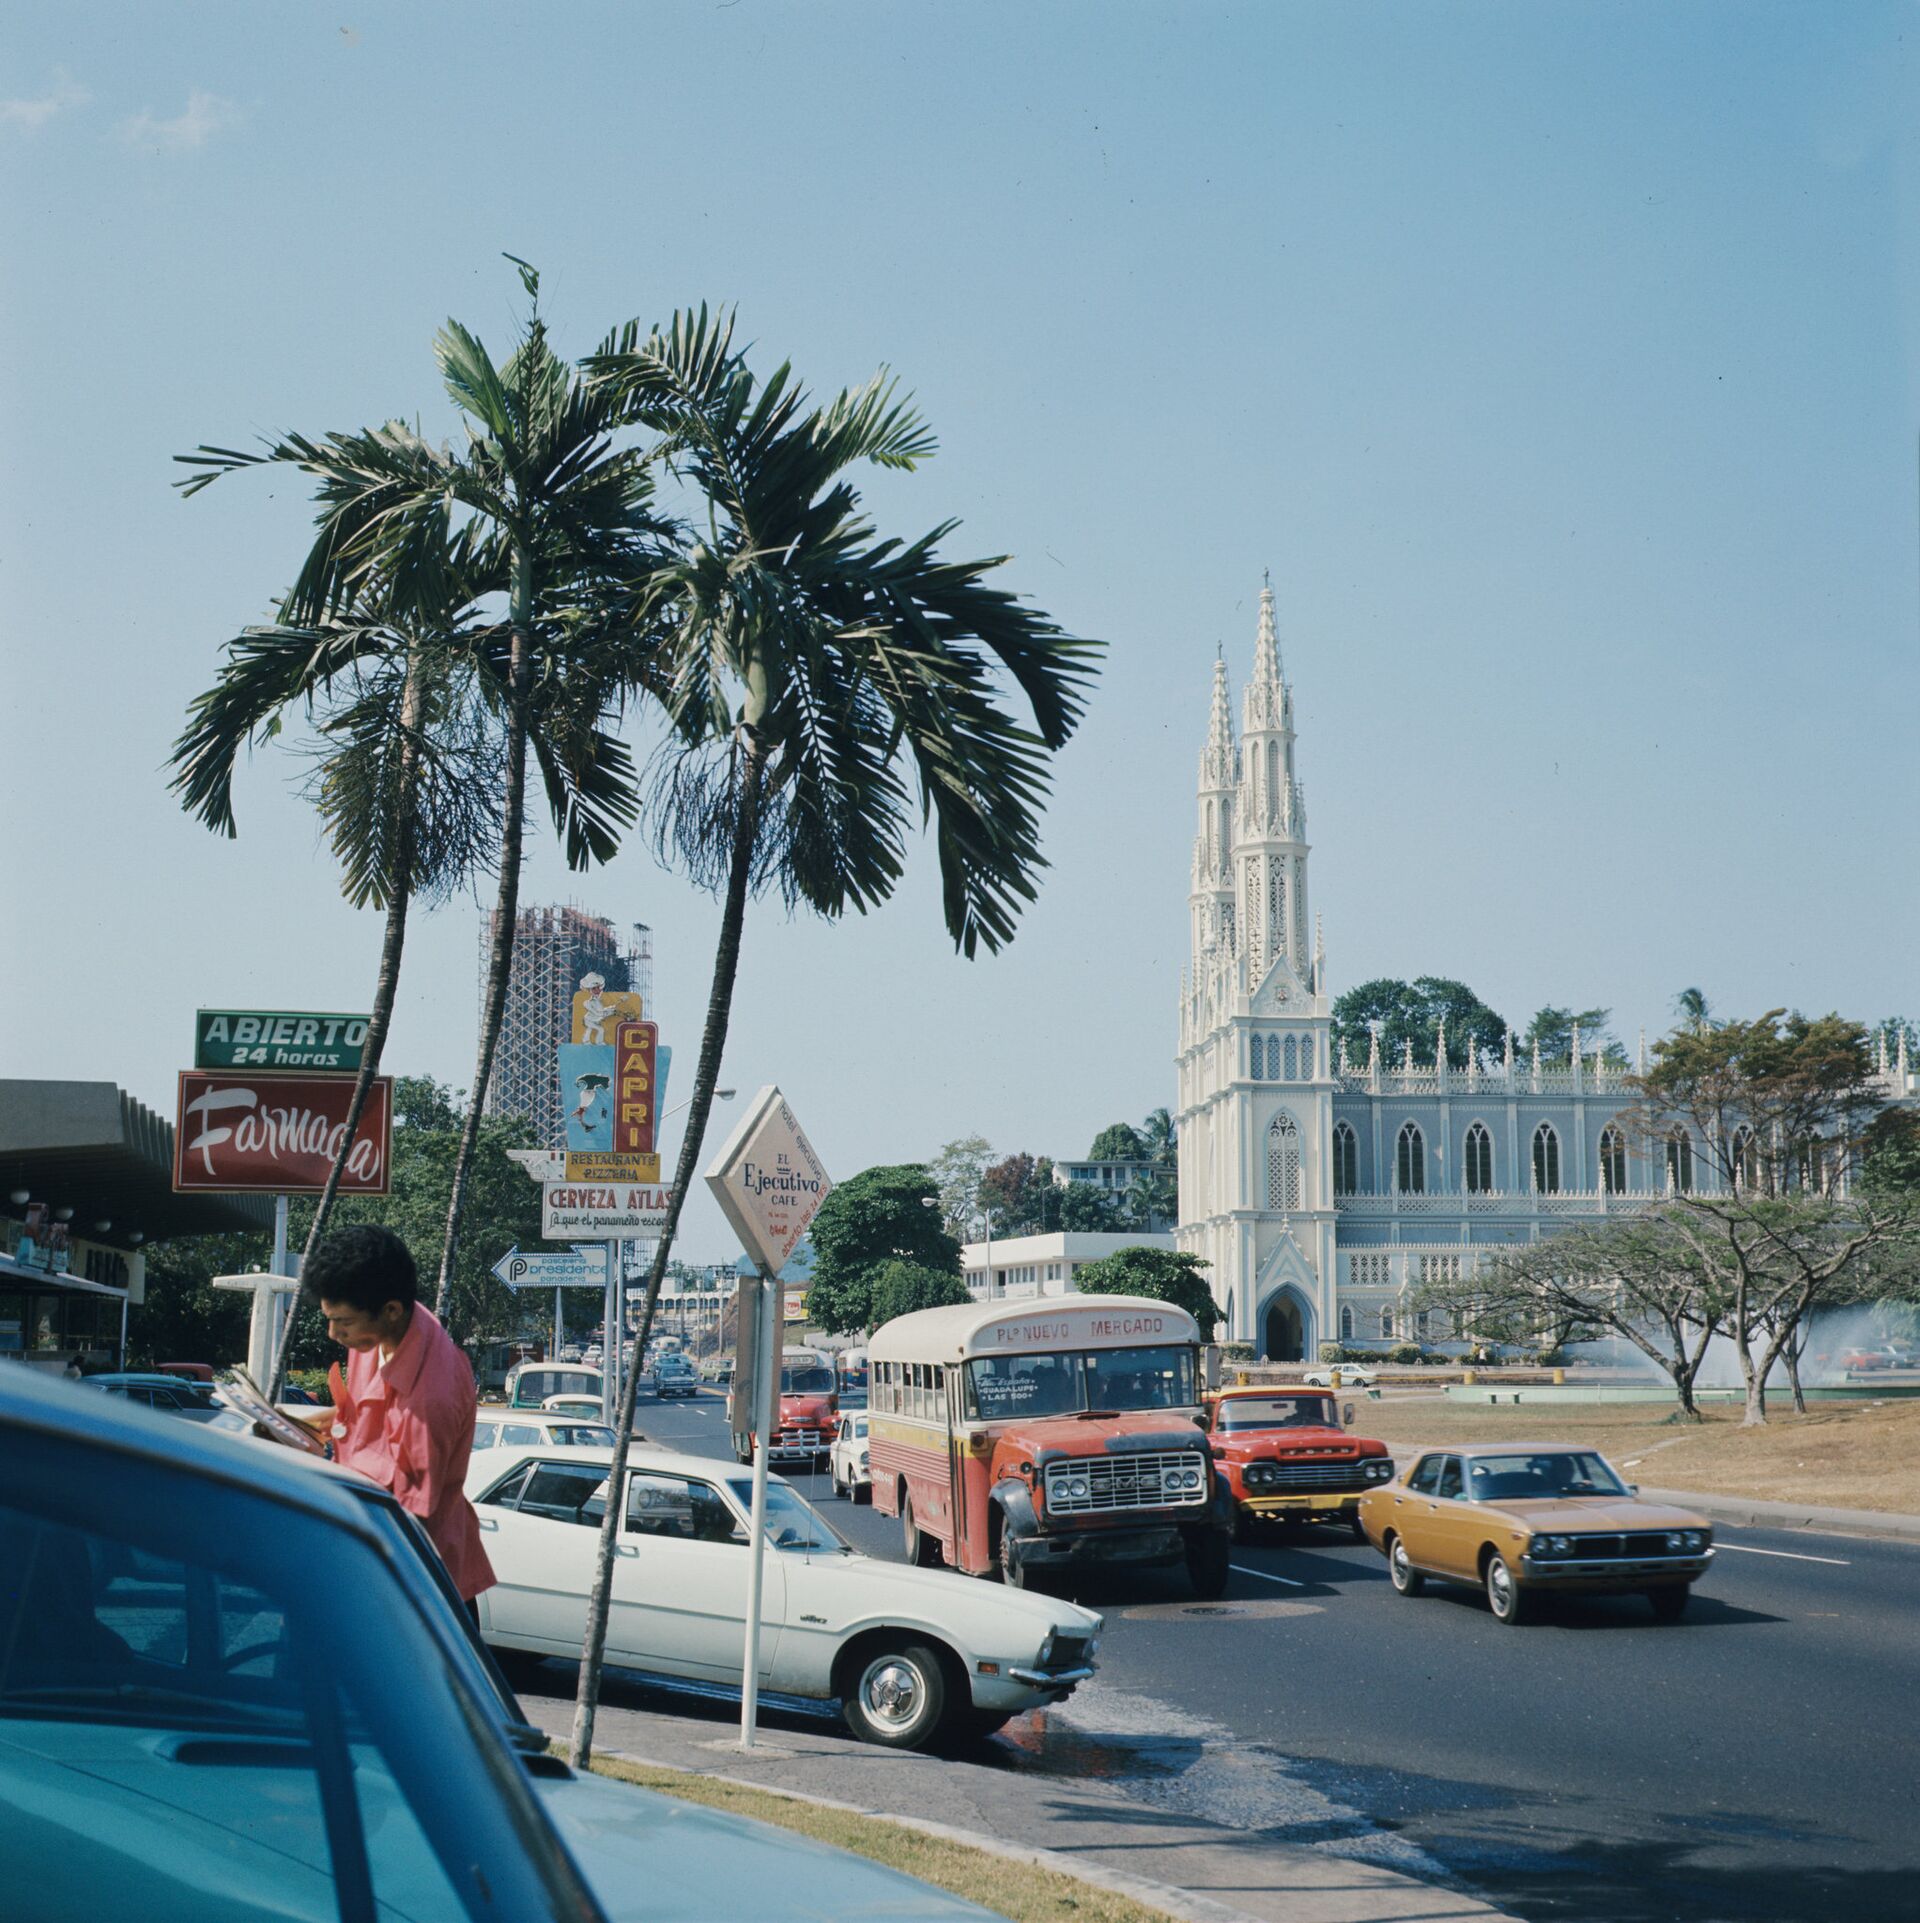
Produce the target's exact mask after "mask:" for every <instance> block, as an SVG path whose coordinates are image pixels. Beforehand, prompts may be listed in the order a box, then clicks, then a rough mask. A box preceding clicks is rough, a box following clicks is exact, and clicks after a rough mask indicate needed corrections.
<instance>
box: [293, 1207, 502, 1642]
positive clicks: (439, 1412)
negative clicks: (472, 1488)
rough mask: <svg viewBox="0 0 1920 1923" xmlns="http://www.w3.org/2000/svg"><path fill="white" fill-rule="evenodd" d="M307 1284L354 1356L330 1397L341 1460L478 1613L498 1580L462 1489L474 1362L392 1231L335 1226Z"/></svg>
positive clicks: (469, 1448) (469, 1447) (304, 1276)
mask: <svg viewBox="0 0 1920 1923" xmlns="http://www.w3.org/2000/svg"><path fill="white" fill-rule="evenodd" d="M301 1281H302V1284H303V1285H304V1287H305V1290H306V1292H307V1294H308V1295H309V1296H310V1297H312V1298H314V1299H316V1300H317V1301H318V1302H319V1304H320V1312H321V1314H323V1315H324V1316H325V1317H326V1318H327V1333H328V1334H329V1335H330V1336H331V1337H332V1338H333V1339H334V1341H336V1342H338V1343H339V1344H340V1345H341V1346H342V1347H343V1348H344V1349H346V1351H347V1352H348V1353H347V1371H346V1382H345V1384H344V1385H343V1386H344V1388H345V1396H344V1398H343V1397H342V1396H341V1395H340V1394H339V1392H338V1391H336V1393H335V1398H334V1421H333V1437H334V1455H335V1457H336V1459H337V1460H338V1461H339V1462H341V1463H343V1464H344V1465H345V1466H346V1467H347V1468H349V1469H357V1470H358V1471H359V1472H360V1474H362V1475H363V1476H366V1477H368V1478H369V1479H371V1480H372V1481H374V1482H377V1483H379V1484H380V1486H381V1487H382V1488H383V1489H390V1490H392V1492H393V1494H394V1497H395V1499H396V1500H397V1501H398V1502H399V1503H400V1506H401V1507H402V1508H403V1509H407V1510H410V1511H411V1512H412V1513H413V1514H414V1515H416V1516H418V1517H419V1518H420V1521H421V1523H422V1524H423V1525H424V1526H425V1528H426V1532H427V1534H428V1535H429V1536H430V1537H431V1538H432V1540H433V1546H434V1547H435V1548H436V1549H437V1550H439V1552H440V1560H441V1561H442V1562H444V1563H445V1564H446V1565H447V1573H448V1574H449V1575H450V1576H451V1577H452V1578H453V1585H454V1587H455V1588H456V1589H457V1590H458V1591H459V1592H460V1595H461V1598H462V1600H464V1601H465V1602H466V1604H467V1606H468V1607H469V1608H471V1607H472V1606H473V1599H474V1597H476V1596H477V1595H479V1593H480V1592H481V1590H483V1589H491V1588H492V1587H493V1584H494V1580H495V1578H494V1573H493V1568H492V1566H491V1565H490V1564H489V1563H488V1561H487V1552H486V1551H485V1549H483V1548H482V1547H481V1544H480V1523H479V1519H478V1518H477V1517H476V1516H475V1515H474V1513H473V1505H472V1504H471V1503H470V1502H469V1501H468V1500H467V1497H466V1491H465V1487H464V1485H465V1482H466V1479H467V1461H468V1458H469V1457H470V1456H471V1455H472V1454H473V1412H474V1404H475V1400H476V1398H475V1394H474V1387H473V1370H472V1368H471V1366H470V1365H469V1364H468V1361H467V1358H466V1357H465V1356H464V1355H463V1354H461V1352H460V1350H459V1349H458V1348H456V1347H455V1346H454V1341H453V1338H452V1337H451V1336H450V1335H448V1334H447V1332H446V1330H445V1329H443V1328H442V1327H441V1326H440V1321H439V1318H438V1317H437V1316H435V1314H434V1313H433V1311H432V1310H431V1309H429V1308H428V1307H427V1306H426V1304H425V1303H423V1302H421V1301H419V1300H417V1299H416V1298H417V1294H418V1289H419V1281H418V1278H417V1276H416V1274H415V1272H414V1266H413V1257H412V1256H411V1255H409V1254H408V1253H407V1245H406V1244H405V1243H404V1242H402V1241H401V1240H400V1238H399V1237H398V1236H397V1235H395V1234H394V1232H393V1231H392V1230H391V1229H383V1228H374V1227H364V1228H363V1227H354V1228H347V1229H335V1230H334V1231H333V1233H332V1234H331V1235H328V1236H327V1237H325V1238H324V1239H323V1240H322V1242H321V1243H320V1246H319V1247H318V1248H317V1249H315V1250H314V1252H313V1254H312V1256H311V1257H310V1258H309V1259H308V1261H307V1263H306V1266H305V1268H304V1269H303V1270H302V1273H301Z"/></svg>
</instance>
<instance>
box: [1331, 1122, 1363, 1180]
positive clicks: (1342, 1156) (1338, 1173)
mask: <svg viewBox="0 0 1920 1923" xmlns="http://www.w3.org/2000/svg"><path fill="white" fill-rule="evenodd" d="M1359 1186H1360V1141H1359V1138H1358V1137H1357V1136H1356V1135H1355V1134H1354V1132H1353V1130H1352V1128H1351V1127H1350V1126H1349V1125H1348V1124H1347V1123H1345V1122H1336V1123H1334V1125H1333V1192H1334V1194H1336V1195H1351V1194H1353V1193H1354V1192H1355V1190H1357V1189H1358V1188H1359Z"/></svg>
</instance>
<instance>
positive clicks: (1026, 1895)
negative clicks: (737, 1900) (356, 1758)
mask: <svg viewBox="0 0 1920 1923" xmlns="http://www.w3.org/2000/svg"><path fill="white" fill-rule="evenodd" d="M559 1749H560V1746H559V1745H558V1744H556V1745H555V1750H556V1753H559ZM593 1768H594V1769H595V1770H596V1771H597V1772H598V1773H599V1774H600V1775H602V1776H611V1777H615V1778H617V1779H618V1780H619V1781H620V1782H623V1783H635V1784H638V1785H639V1787H640V1788H642V1789H650V1790H655V1791H658V1792H659V1793H660V1794H661V1795H663V1796H677V1797H679V1798H680V1799H681V1801H682V1802H687V1803H704V1804H706V1805H707V1806H708V1807H709V1808H712V1809H723V1810H730V1811H731V1812H732V1813H733V1814H734V1815H736V1816H751V1817H753V1818H755V1819H756V1820H757V1821H759V1822H762V1823H772V1824H775V1825H776V1826H777V1827H779V1828H781V1829H786V1830H797V1831H798V1832H799V1833H800V1834H801V1835H802V1836H811V1837H813V1838H814V1839H815V1840H816V1841H818V1842H822V1843H831V1844H832V1845H833V1846H834V1848H835V1849H842V1850H851V1851H852V1852H853V1854H854V1855H856V1856H865V1857H869V1858H871V1859H872V1860H873V1861H874V1862H876V1863H884V1864H885V1865H886V1866H887V1868H888V1869H891V1870H900V1871H902V1872H904V1873H905V1874H906V1875H908V1876H915V1877H918V1878H919V1879H920V1881H921V1882H923V1883H931V1884H933V1885H934V1886H935V1887H936V1888H938V1889H943V1890H948V1891H951V1892H952V1894H953V1895H955V1896H964V1897H965V1898H966V1899H967V1900H968V1901H969V1902H972V1903H978V1904H979V1905H980V1907H981V1908H982V1909H985V1910H992V1911H993V1912H995V1914H996V1915H999V1916H1004V1917H1008V1918H1010V1919H1011V1920H1012V1923H1171V1919H1169V1917H1168V1916H1167V1913H1166V1912H1165V1911H1164V1910H1153V1909H1148V1908H1146V1907H1145V1906H1144V1905H1143V1904H1139V1903H1136V1902H1134V1901H1133V1899H1132V1898H1131V1897H1126V1896H1120V1895H1117V1894H1115V1893H1114V1892H1113V1891H1111V1890H1103V1889H1101V1888H1099V1887H1098V1886H1097V1885H1095V1884H1091V1883H1082V1882H1079V1881H1078V1880H1076V1879H1075V1878H1073V1877H1071V1876H1063V1875H1061V1874H1060V1872H1059V1871H1057V1870H1048V1869H1040V1868H1037V1867H1035V1866H1034V1865H1032V1864H1027V1863H1016V1862H1011V1861H1009V1860H1008V1859H1007V1858H1006V1857H1003V1856H994V1855H991V1854H990V1853H989V1852H987V1851H986V1850H977V1849H974V1848H972V1847H971V1846H969V1845H968V1844H965V1843H953V1842H949V1841H948V1840H947V1839H946V1838H945V1837H940V1836H928V1835H925V1834H924V1833H923V1832H921V1831H920V1830H916V1829H909V1828H907V1827H906V1825H905V1824H903V1823H895V1822H890V1821H889V1820H888V1819H887V1818H885V1817H883V1816H861V1815H857V1814H855V1813H854V1812H853V1811H851V1810H838V1809H823V1808H821V1807H820V1806H819V1805H818V1804H817V1803H803V1802H800V1801H798V1800H797V1799H796V1798H794V1797H791V1796H782V1795H781V1794H780V1793H779V1791H777V1790H766V1789H748V1788H745V1787H743V1786H742V1785H740V1784H738V1783H724V1782H720V1781H717V1780H716V1779H715V1778H713V1777H711V1776H696V1775H693V1774H691V1773H690V1772H688V1771H685V1770H677V1769H656V1768H653V1767H651V1766H649V1765H645V1764H640V1763H627V1762H622V1761H621V1760H620V1759H619V1758H617V1757H596V1758H595V1759H594V1762H593Z"/></svg>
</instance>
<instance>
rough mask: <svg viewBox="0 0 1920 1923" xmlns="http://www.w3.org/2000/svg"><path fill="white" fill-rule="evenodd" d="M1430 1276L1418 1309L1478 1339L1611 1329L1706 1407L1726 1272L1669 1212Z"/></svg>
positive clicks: (1569, 1337) (1554, 1343) (1694, 1407)
mask: <svg viewBox="0 0 1920 1923" xmlns="http://www.w3.org/2000/svg"><path fill="white" fill-rule="evenodd" d="M1462 1268H1463V1269H1464V1270H1465V1273H1463V1274H1462V1275H1460V1276H1458V1277H1455V1278H1451V1279H1442V1280H1438V1281H1432V1282H1428V1283H1425V1284H1423V1285H1422V1286H1421V1287H1420V1288H1419V1289H1417V1290H1416V1291H1415V1292H1414V1294H1413V1297H1412V1300H1411V1306H1412V1307H1413V1309H1414V1311H1415V1312H1416V1313H1434V1314H1438V1315H1439V1316H1441V1317H1443V1318H1445V1319H1446V1320H1448V1321H1449V1322H1451V1324H1452V1326H1453V1327H1454V1328H1455V1329H1456V1330H1458V1331H1460V1332H1462V1333H1464V1334H1465V1335H1467V1336H1469V1337H1472V1338H1473V1339H1475V1340H1477V1341H1487V1342H1504V1343H1516V1344H1523V1345H1526V1346H1529V1347H1531V1346H1538V1347H1541V1348H1544V1349H1549V1350H1553V1349H1560V1348H1563V1347H1564V1346H1565V1345H1566V1344H1567V1343H1569V1342H1577V1341H1585V1340H1591V1339H1592V1338H1593V1337H1595V1336H1598V1335H1601V1334H1611V1335H1614V1336H1617V1337H1619V1338H1621V1339H1622V1340H1624V1341H1626V1342H1629V1343H1631V1344H1632V1345H1633V1346H1634V1347H1635V1348H1636V1349H1638V1350H1639V1351H1640V1352H1641V1353H1642V1354H1643V1355H1645V1356H1646V1357H1647V1358H1648V1360H1649V1361H1651V1362H1653V1363H1654V1364H1655V1365H1656V1366H1657V1367H1658V1368H1660V1369H1662V1370H1664V1371H1665V1373H1666V1374H1667V1375H1668V1376H1669V1377H1670V1378H1671V1379H1672V1381H1673V1386H1674V1391H1675V1393H1676V1394H1677V1395H1678V1396H1679V1398H1680V1407H1681V1409H1682V1410H1683V1411H1684V1412H1685V1413H1686V1414H1687V1415H1688V1416H1692V1417H1697V1416H1698V1415H1699V1413H1700V1411H1699V1407H1698V1404H1697V1403H1696V1401H1695V1385H1696V1383H1697V1381H1698V1378H1699V1374H1700V1368H1701V1365H1702V1364H1703V1363H1704V1362H1705V1360H1706V1356H1707V1348H1708V1345H1709V1344H1710V1343H1711V1342H1712V1340H1713V1336H1714V1333H1715V1331H1716V1330H1717V1329H1718V1328H1719V1327H1720V1325H1721V1320H1722V1316H1723V1314H1724V1308H1725V1301H1724V1296H1723V1295H1722V1293H1721V1289H1720V1278H1719V1276H1718V1274H1717V1272H1716V1271H1715V1270H1713V1269H1712V1268H1711V1267H1710V1266H1709V1265H1708V1264H1706V1263H1703V1262H1702V1261H1701V1260H1700V1259H1699V1257H1698V1255H1697V1253H1696V1251H1695V1249H1694V1247H1693V1245H1692V1243H1691V1241H1690V1240H1689V1239H1688V1238H1687V1237H1686V1236H1685V1235H1684V1234H1682V1233H1681V1230H1680V1227H1679V1225H1677V1224H1675V1223H1674V1222H1672V1221H1671V1220H1669V1219H1667V1217H1666V1215H1665V1214H1664V1213H1663V1212H1661V1211H1658V1210H1656V1211H1654V1212H1652V1213H1651V1214H1648V1215H1643V1216H1639V1217H1633V1218H1629V1219H1626V1220H1621V1221H1612V1222H1607V1223H1605V1224H1602V1225H1599V1226H1596V1227H1592V1228H1579V1229H1572V1230H1569V1231H1568V1232H1566V1233H1565V1234H1561V1235H1552V1236H1548V1237H1546V1238H1545V1239H1544V1240H1542V1241H1539V1242H1532V1243H1526V1244H1522V1245H1519V1246H1516V1247H1513V1248H1503V1249H1500V1250H1498V1251H1496V1252H1494V1253H1492V1254H1491V1255H1489V1256H1488V1258H1487V1259H1486V1261H1485V1262H1484V1264H1483V1265H1482V1266H1481V1267H1480V1268H1478V1269H1477V1270H1476V1269H1473V1268H1471V1267H1469V1266H1468V1265H1466V1264H1464V1263H1463V1264H1462Z"/></svg>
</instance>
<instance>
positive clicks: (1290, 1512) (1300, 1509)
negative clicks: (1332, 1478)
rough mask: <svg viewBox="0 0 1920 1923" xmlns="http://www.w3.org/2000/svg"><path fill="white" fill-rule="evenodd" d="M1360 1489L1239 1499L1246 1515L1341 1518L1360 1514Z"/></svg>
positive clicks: (1313, 1518)
mask: <svg viewBox="0 0 1920 1923" xmlns="http://www.w3.org/2000/svg"><path fill="white" fill-rule="evenodd" d="M1366 1493H1367V1492H1366V1491H1365V1490H1364V1489H1351V1490H1339V1491H1333V1490H1325V1491H1315V1493H1314V1494H1312V1495H1307V1496H1241V1497H1239V1498H1237V1500H1238V1502H1239V1504H1240V1507H1241V1509H1242V1511H1243V1512H1244V1513H1245V1514H1247V1515H1249V1516H1294V1517H1303V1518H1305V1519H1306V1520H1308V1521H1313V1520H1316V1519H1317V1518H1319V1517H1321V1516H1332V1517H1339V1518H1342V1519H1344V1518H1345V1517H1348V1516H1355V1515H1358V1514H1359V1513H1360V1498H1361V1497H1362V1496H1364V1495H1365V1494H1366Z"/></svg>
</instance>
